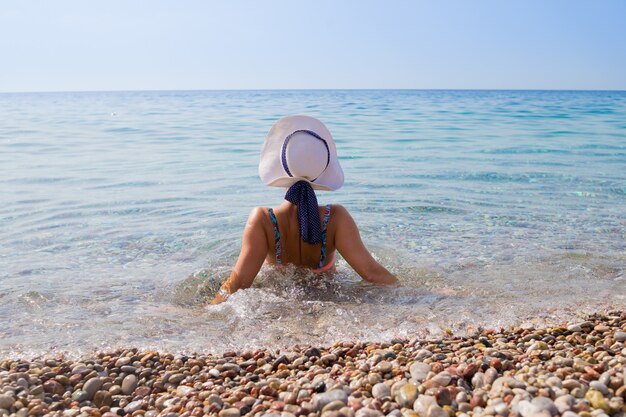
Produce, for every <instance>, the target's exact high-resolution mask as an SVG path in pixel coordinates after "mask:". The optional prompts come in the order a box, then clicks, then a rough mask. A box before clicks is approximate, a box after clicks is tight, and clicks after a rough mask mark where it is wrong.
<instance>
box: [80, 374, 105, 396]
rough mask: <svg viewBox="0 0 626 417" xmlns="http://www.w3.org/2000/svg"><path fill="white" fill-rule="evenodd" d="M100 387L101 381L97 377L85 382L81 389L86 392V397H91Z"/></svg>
mask: <svg viewBox="0 0 626 417" xmlns="http://www.w3.org/2000/svg"><path fill="white" fill-rule="evenodd" d="M100 387H102V381H101V380H100V378H98V377H96V378H91V379H90V380H88V381H87V382H85V385H83V391H85V392H86V393H87V399H89V400H91V399H93V396H94V395H95V394H96V392H97V391H98V390H99V389H100Z"/></svg>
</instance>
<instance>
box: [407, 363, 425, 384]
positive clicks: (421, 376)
mask: <svg viewBox="0 0 626 417" xmlns="http://www.w3.org/2000/svg"><path fill="white" fill-rule="evenodd" d="M409 372H410V374H411V379H412V380H413V381H414V382H416V383H420V382H423V381H424V380H426V378H427V377H428V373H429V372H430V365H429V364H427V363H424V362H415V363H413V364H412V365H411V366H410V367H409Z"/></svg>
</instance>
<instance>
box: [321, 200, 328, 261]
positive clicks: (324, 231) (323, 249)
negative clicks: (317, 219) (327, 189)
mask: <svg viewBox="0 0 626 417" xmlns="http://www.w3.org/2000/svg"><path fill="white" fill-rule="evenodd" d="M330 207H331V205H330V204H326V211H325V212H324V223H323V225H322V255H321V256H320V265H319V268H321V267H323V266H324V262H325V261H326V226H328V219H330Z"/></svg>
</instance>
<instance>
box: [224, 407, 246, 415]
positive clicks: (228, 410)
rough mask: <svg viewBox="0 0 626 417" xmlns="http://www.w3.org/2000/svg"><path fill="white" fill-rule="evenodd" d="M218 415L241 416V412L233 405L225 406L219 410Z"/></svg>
mask: <svg viewBox="0 0 626 417" xmlns="http://www.w3.org/2000/svg"><path fill="white" fill-rule="evenodd" d="M218 415H219V417H241V412H240V411H239V409H237V408H235V407H231V408H225V409H223V410H222V411H220V412H219V414H218Z"/></svg>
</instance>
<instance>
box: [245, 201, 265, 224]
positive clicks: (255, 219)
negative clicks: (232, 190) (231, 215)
mask: <svg viewBox="0 0 626 417" xmlns="http://www.w3.org/2000/svg"><path fill="white" fill-rule="evenodd" d="M269 210H270V209H269V208H268V207H263V206H257V207H254V208H253V209H252V210H250V215H249V216H248V224H249V225H255V224H263V223H264V222H265V221H266V220H267V218H268V212H269Z"/></svg>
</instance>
